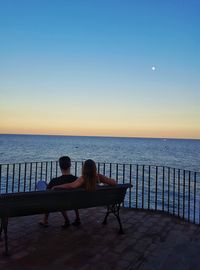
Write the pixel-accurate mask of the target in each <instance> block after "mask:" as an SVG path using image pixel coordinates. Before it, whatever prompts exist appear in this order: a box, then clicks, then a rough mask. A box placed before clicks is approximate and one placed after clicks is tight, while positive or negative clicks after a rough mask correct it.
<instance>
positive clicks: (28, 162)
mask: <svg viewBox="0 0 200 270" xmlns="http://www.w3.org/2000/svg"><path fill="white" fill-rule="evenodd" d="M84 161H85V160H72V162H74V163H83V162H84ZM49 162H54V163H56V162H58V160H43V161H27V162H16V163H15V162H13V163H0V166H8V165H9V166H12V165H20V164H21V165H22V164H38V163H49ZM96 162H97V164H109V165H110V164H111V165H120V166H123V165H124V166H130V165H132V166H145V167H149V166H150V167H157V168H166V169H172V170H174V169H175V170H181V171H185V172H191V173H198V174H200V171H194V170H189V169H183V168H177V167H171V166H167V165H160V164H143V163H121V162H108V161H96Z"/></svg>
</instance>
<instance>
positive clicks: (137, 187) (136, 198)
mask: <svg viewBox="0 0 200 270" xmlns="http://www.w3.org/2000/svg"><path fill="white" fill-rule="evenodd" d="M137 208H138V164H137V165H136V209H137Z"/></svg>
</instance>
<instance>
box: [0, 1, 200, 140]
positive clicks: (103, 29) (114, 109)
mask: <svg viewBox="0 0 200 270" xmlns="http://www.w3.org/2000/svg"><path fill="white" fill-rule="evenodd" d="M199 14H200V2H199V1H198V0H196V1H194V0H193V1H186V0H184V1H178V0H173V1H172V0H171V1H161V0H160V1H158V0H157V1H156V0H152V1H147V0H140V1H139V0H137V1H134V0H132V1H109V0H107V1H97V0H96V1H94V0H93V1H84V0H82V1H76V0H73V1H67V0H66V1H60V0H58V1H43V0H40V1H33V0H29V1H20V0H18V1H14V0H13V1H9V0H5V1H2V0H0V26H1V27H0V133H33V134H36V133H39V134H66V135H103V136H133V137H134V136H136V137H138V136H139V137H180V138H200V124H199V122H200V121H199V119H200V106H199V105H200V104H199V103H200V102H199V100H200V92H199V85H200V76H199V73H200V18H199ZM152 66H155V71H153V70H152Z"/></svg>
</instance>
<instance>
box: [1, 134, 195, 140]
mask: <svg viewBox="0 0 200 270" xmlns="http://www.w3.org/2000/svg"><path fill="white" fill-rule="evenodd" d="M2 135H6V136H41V137H42V136H43V137H77V138H80V137H81V138H84V137H85V138H111V139H115V138H116V139H120V138H121V139H155V140H156V139H160V140H191V141H194V140H195V141H199V140H200V138H179V137H142V136H141V137H135V136H133V137H132V136H110V135H66V134H32V133H0V136H2Z"/></svg>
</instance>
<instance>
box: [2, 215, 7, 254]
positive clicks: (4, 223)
mask: <svg viewBox="0 0 200 270" xmlns="http://www.w3.org/2000/svg"><path fill="white" fill-rule="evenodd" d="M1 228H2V230H3V231H4V238H5V252H4V255H6V256H8V218H7V217H5V218H2V220H1Z"/></svg>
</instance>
